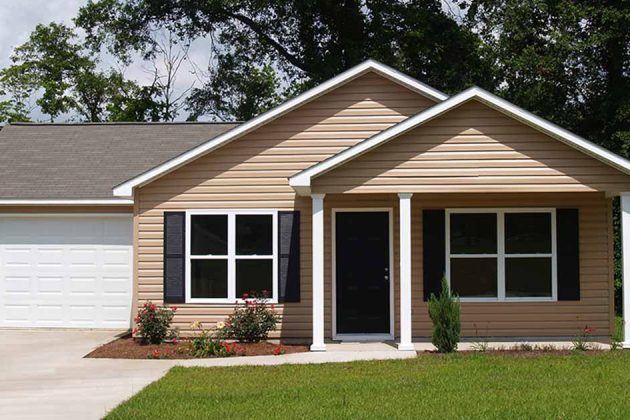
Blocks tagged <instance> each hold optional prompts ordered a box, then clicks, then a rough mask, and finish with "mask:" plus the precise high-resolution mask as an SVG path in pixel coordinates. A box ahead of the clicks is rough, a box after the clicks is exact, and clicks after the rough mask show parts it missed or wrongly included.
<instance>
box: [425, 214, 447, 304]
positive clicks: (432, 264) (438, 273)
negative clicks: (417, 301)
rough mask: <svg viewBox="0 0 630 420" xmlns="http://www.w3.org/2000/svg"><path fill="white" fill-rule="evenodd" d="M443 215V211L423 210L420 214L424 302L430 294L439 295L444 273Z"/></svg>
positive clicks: (444, 233)
mask: <svg viewBox="0 0 630 420" xmlns="http://www.w3.org/2000/svg"><path fill="white" fill-rule="evenodd" d="M444 217H445V213H444V210H424V211H423V212H422V235H423V236H422V243H423V267H424V269H423V273H422V274H423V286H424V287H423V289H424V300H425V301H427V300H429V297H430V296H431V294H435V295H437V294H439V293H440V288H441V282H442V277H443V276H444V272H445V261H446V242H445V235H446V232H445V219H444Z"/></svg>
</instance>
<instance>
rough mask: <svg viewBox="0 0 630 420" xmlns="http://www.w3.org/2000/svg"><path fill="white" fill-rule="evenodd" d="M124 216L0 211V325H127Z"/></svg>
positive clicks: (129, 261) (127, 224)
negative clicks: (29, 213)
mask: <svg viewBox="0 0 630 420" xmlns="http://www.w3.org/2000/svg"><path fill="white" fill-rule="evenodd" d="M132 232H133V230H132V216H131V215H130V214H81V215H79V214H72V215H70V214H55V215H10V214H9V215H7V214H5V215H0V296H1V298H0V327H60V328H128V327H129V325H130V319H131V298H132V290H133V287H132V280H133V271H132V268H133V238H132V236H133V235H132Z"/></svg>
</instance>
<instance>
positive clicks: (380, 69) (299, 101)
mask: <svg viewBox="0 0 630 420" xmlns="http://www.w3.org/2000/svg"><path fill="white" fill-rule="evenodd" d="M369 71H374V72H376V73H378V74H380V75H382V76H384V77H387V78H388V79H390V80H392V81H394V82H396V83H398V84H400V85H402V86H405V87H407V88H409V89H412V90H414V91H416V92H418V93H420V94H422V95H424V96H426V97H428V98H430V99H433V100H435V101H442V100H444V99H446V98H447V97H448V96H447V95H445V94H444V93H442V92H440V91H438V90H436V89H434V88H432V87H430V86H428V85H426V84H424V83H422V82H419V81H418V80H415V79H414V78H412V77H409V76H407V75H405V74H403V73H401V72H399V71H397V70H394V69H393V68H391V67H388V66H386V65H384V64H381V63H378V62H376V61H374V60H367V61H364V62H363V63H361V64H358V65H356V66H354V67H352V68H351V69H349V70H346V71H345V72H343V73H341V74H339V75H338V76H335V77H333V78H332V79H330V80H327V81H326V82H324V83H322V84H320V85H318V86H316V87H314V88H312V89H310V90H308V91H306V92H304V93H302V94H301V95H298V96H296V97H295V98H293V99H291V100H288V101H287V102H285V103H283V104H281V105H279V106H277V107H276V108H273V109H271V110H269V111H267V112H265V113H263V114H261V115H259V116H258V117H256V118H253V119H251V120H249V121H248V122H246V123H244V124H241V125H239V126H237V127H234V128H233V129H231V130H229V131H227V132H225V133H223V134H221V135H220V136H218V137H215V138H213V139H212V140H210V141H208V142H206V143H203V144H201V145H199V146H197V147H195V148H193V149H191V150H189V151H187V152H185V153H183V154H181V155H179V156H177V157H175V158H173V159H171V160H169V161H167V162H165V163H163V164H161V165H159V166H156V167H155V168H153V169H150V170H149V171H147V172H144V173H142V174H140V175H138V176H137V177H135V178H132V179H130V180H128V181H125V182H123V183H122V184H120V185H118V186H116V187H114V190H113V193H114V196H116V197H126V198H131V197H133V190H134V188H136V187H139V186H142V185H145V184H147V183H148V182H150V181H152V180H154V179H156V178H158V177H160V176H162V175H164V174H167V173H169V172H171V171H173V170H175V169H177V168H179V167H180V166H182V165H184V164H186V163H187V162H190V161H191V160H194V159H196V158H198V157H200V156H202V155H204V154H206V153H209V152H211V151H213V150H215V149H217V148H219V147H221V146H223V145H225V144H227V143H229V142H231V141H232V140H235V139H237V138H238V137H241V136H243V135H245V134H247V133H249V132H251V131H253V130H255V129H257V128H258V127H260V126H262V125H264V124H267V123H269V122H271V121H273V120H274V119H276V118H278V117H280V116H282V115H284V114H286V113H287V112H289V111H291V110H293V109H295V108H297V107H299V106H301V105H304V104H305V103H307V102H309V101H311V100H313V99H315V98H318V97H319V96H322V95H324V94H326V93H328V92H330V91H331V90H333V89H335V88H337V87H339V86H341V85H343V84H345V83H347V82H349V81H351V80H353V79H356V78H357V77H359V76H362V75H363V74H365V73H367V72H369Z"/></svg>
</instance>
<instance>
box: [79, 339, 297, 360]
mask: <svg viewBox="0 0 630 420" xmlns="http://www.w3.org/2000/svg"><path fill="white" fill-rule="evenodd" d="M188 346H189V342H187V341H186V340H182V341H180V342H179V343H177V344H174V343H162V344H142V343H141V342H140V341H139V340H134V339H133V338H132V337H131V334H129V335H126V336H124V337H121V338H119V339H117V340H114V341H111V342H109V343H107V344H104V345H102V346H100V347H99V348H97V349H96V350H94V351H92V352H91V353H89V354H87V355H86V356H85V357H89V358H95V359H148V358H149V355H151V354H152V353H153V352H154V351H155V350H158V351H159V353H160V357H159V358H160V359H193V357H192V356H191V355H190V353H189V352H188V351H187V347H188ZM239 346H241V347H243V349H244V354H239V355H238V356H231V357H239V356H266V355H272V354H273V352H274V349H275V348H276V346H277V344H273V343H267V342H261V343H243V344H239ZM282 348H283V349H284V354H288V353H300V352H307V351H309V348H308V346H302V345H291V344H282Z"/></svg>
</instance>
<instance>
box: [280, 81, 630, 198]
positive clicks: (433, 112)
mask: <svg viewBox="0 0 630 420" xmlns="http://www.w3.org/2000/svg"><path fill="white" fill-rule="evenodd" d="M473 99H476V100H479V101H480V102H482V103H484V104H486V105H488V106H489V107H491V108H493V109H495V110H497V111H499V112H502V113H504V114H506V115H508V116H510V117H512V118H514V119H516V120H518V121H521V122H522V123H524V124H527V125H529V126H530V127H532V128H534V129H537V130H539V131H542V132H544V133H546V134H548V135H550V136H552V137H554V138H556V139H557V140H560V141H562V142H563V143H565V144H567V145H569V146H571V147H574V148H576V149H578V150H580V151H582V152H583V153H586V154H588V155H590V156H592V157H594V158H596V159H598V160H600V161H602V162H604V163H606V164H608V165H610V166H613V167H615V168H617V169H618V170H620V171H622V172H624V173H626V174H630V161H629V160H627V159H625V158H623V157H621V156H619V155H617V154H615V153H613V152H610V151H609V150H606V149H604V148H603V147H601V146H598V145H596V144H594V143H592V142H590V141H588V140H586V139H584V138H582V137H580V136H578V135H576V134H573V133H571V132H569V131H567V130H565V129H564V128H561V127H559V126H557V125H555V124H553V123H551V122H549V121H546V120H544V119H542V118H540V117H538V116H536V115H534V114H532V113H530V112H528V111H525V110H524V109H522V108H520V107H518V106H516V105H514V104H512V103H510V102H508V101H506V100H505V99H501V98H499V97H498V96H496V95H493V94H492V93H490V92H487V91H485V90H483V89H481V88H479V87H472V88H469V89H467V90H465V91H463V92H461V93H459V94H457V95H455V96H452V97H450V98H449V99H447V100H445V101H444V102H441V103H439V104H437V105H434V106H432V107H431V108H429V109H427V110H425V111H422V112H420V113H419V114H416V115H415V116H413V117H411V118H408V119H406V120H404V121H402V122H400V123H398V124H396V125H394V126H392V127H390V128H388V129H387V130H384V131H382V132H380V133H379V134H376V135H374V136H372V137H370V138H368V139H366V140H364V141H362V142H360V143H358V144H356V145H354V146H352V147H351V148H349V149H346V150H344V151H343V152H341V153H338V154H337V155H334V156H332V157H330V158H328V159H326V160H324V161H322V162H320V163H318V164H317V165H314V166H311V167H310V168H308V169H306V170H304V171H302V172H300V173H298V174H296V175H294V176H292V177H291V178H289V185H291V186H292V187H293V188H294V189H295V191H296V192H297V193H298V194H300V191H307V189H309V190H310V187H311V182H312V180H313V178H316V177H318V176H320V175H323V174H325V173H326V172H328V171H330V170H332V169H334V168H336V167H338V166H341V165H343V164H344V163H346V162H348V161H350V160H352V159H354V158H356V157H359V156H361V155H362V154H364V153H366V152H368V151H370V150H372V149H375V148H377V147H379V146H381V145H382V144H384V143H386V142H388V141H389V140H391V139H393V138H396V137H398V136H400V135H402V134H404V133H406V132H408V131H410V130H412V129H414V128H416V127H418V126H420V125H421V124H424V123H425V122H427V121H430V120H432V119H434V118H436V117H438V116H440V115H442V114H444V113H446V112H448V111H450V110H451V109H453V108H456V107H458V106H459V105H462V104H463V103H465V102H468V101H470V100H473Z"/></svg>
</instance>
